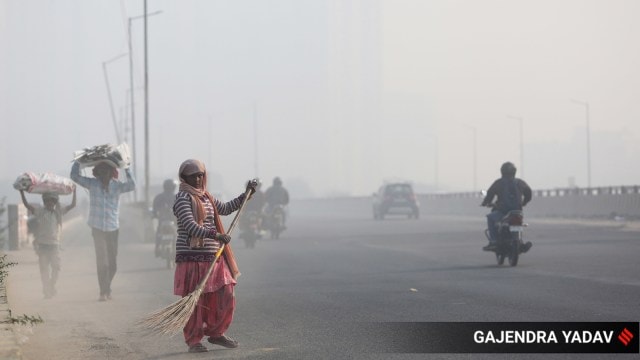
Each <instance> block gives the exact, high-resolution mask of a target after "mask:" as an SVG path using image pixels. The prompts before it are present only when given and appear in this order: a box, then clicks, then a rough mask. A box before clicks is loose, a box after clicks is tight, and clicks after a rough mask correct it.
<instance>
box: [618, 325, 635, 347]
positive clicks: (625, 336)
mask: <svg viewBox="0 0 640 360" xmlns="http://www.w3.org/2000/svg"><path fill="white" fill-rule="evenodd" d="M631 339H633V334H632V333H631V331H629V330H627V328H624V330H622V332H621V333H620V335H618V340H620V342H621V343H623V344H624V346H627V345H629V343H630V342H631Z"/></svg>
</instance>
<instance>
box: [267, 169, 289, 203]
mask: <svg viewBox="0 0 640 360" xmlns="http://www.w3.org/2000/svg"><path fill="white" fill-rule="evenodd" d="M264 197H265V201H266V203H267V211H268V212H270V211H271V210H272V209H273V208H274V207H275V206H278V205H282V206H284V205H287V204H288V203H289V193H288V192H287V190H286V189H285V188H284V187H283V186H282V180H280V178H279V177H277V176H276V177H275V178H273V185H272V186H270V187H269V188H268V189H267V191H266V192H265V194H264Z"/></svg>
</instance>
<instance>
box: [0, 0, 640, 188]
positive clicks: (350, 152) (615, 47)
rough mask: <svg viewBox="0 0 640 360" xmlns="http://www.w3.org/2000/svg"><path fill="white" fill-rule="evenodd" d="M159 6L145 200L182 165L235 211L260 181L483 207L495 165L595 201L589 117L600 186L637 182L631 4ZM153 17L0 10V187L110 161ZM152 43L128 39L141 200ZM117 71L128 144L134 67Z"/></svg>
mask: <svg viewBox="0 0 640 360" xmlns="http://www.w3.org/2000/svg"><path fill="white" fill-rule="evenodd" d="M148 6H149V9H148V11H149V12H150V13H151V12H154V11H158V10H160V11H162V13H160V14H157V15H153V16H151V17H149V18H148V31H149V37H148V39H149V139H150V141H149V149H150V152H149V158H150V166H149V168H150V178H151V184H150V185H151V186H152V187H156V188H157V187H158V186H159V185H160V184H161V182H162V181H163V180H164V179H165V178H168V177H172V178H177V174H176V173H177V169H178V166H179V165H180V163H181V162H182V161H183V160H185V159H187V158H199V159H201V160H203V161H204V162H205V163H206V164H207V167H208V169H209V170H210V171H211V172H212V173H213V174H212V181H211V184H210V185H211V186H210V189H209V190H211V191H212V192H217V193H225V194H236V193H239V192H240V191H241V190H242V187H243V184H244V182H245V181H246V180H247V179H249V178H252V177H254V176H258V177H260V178H262V179H263V182H264V183H265V186H268V185H269V184H270V183H271V179H272V178H273V177H274V176H280V177H281V178H282V179H283V181H284V185H285V187H289V188H290V189H291V190H292V196H294V197H310V196H313V197H324V196H332V195H368V194H371V193H372V192H373V191H375V190H376V189H377V187H378V186H379V185H380V184H382V182H383V181H385V180H395V179H399V180H405V181H410V182H413V183H414V184H416V187H417V188H419V189H420V190H422V191H476V190H480V189H483V188H486V187H488V186H489V185H490V183H491V182H492V181H493V180H494V179H495V178H497V177H498V176H499V166H500V164H501V163H503V162H504V161H512V162H514V163H515V164H516V166H518V168H519V169H520V171H519V173H518V175H519V176H522V177H523V178H524V179H525V180H526V181H527V182H528V183H529V184H530V185H531V186H532V187H533V188H534V189H545V188H556V187H567V186H571V185H575V186H580V187H584V186H586V185H587V153H586V151H587V141H586V140H587V131H586V111H585V110H586V106H585V104H587V103H588V106H589V121H590V130H591V131H590V139H591V141H590V146H591V185H592V186H609V185H635V184H639V183H640V167H638V166H637V165H635V166H634V165H633V164H634V163H637V158H638V154H640V121H639V120H640V107H638V106H636V102H637V100H638V99H640V68H639V67H638V66H637V64H639V63H640V42H639V41H638V38H639V36H638V35H640V24H639V23H638V22H637V14H639V13H640V3H639V2H637V1H631V0H627V1H622V0H614V1H607V2H585V1H577V0H576V1H569V0H561V1H548V0H543V1H518V0H515V1H506V0H481V1H472V0H461V1H445V0H442V1H420V0H393V1H391V0H358V1H356V0H354V1H347V0H344V1H337V0H332V1H320V0H316V1H313V0H308V1H296V0H276V1H269V2H264V1H257V0H246V1H240V2H222V1H195V0H194V1H181V2H174V1H167V0H155V1H149V2H148ZM142 11H143V9H142V1H131V0H120V1H111V2H104V1H95V0H89V1H69V0H60V1H56V2H49V1H42V0H33V1H28V2H25V1H16V0H0V64H1V65H0V118H1V122H2V128H3V129H6V130H5V131H2V132H1V134H2V135H0V152H1V153H2V155H0V168H1V169H2V172H1V173H0V183H12V182H13V180H15V178H16V177H17V176H18V175H19V174H20V173H22V172H25V171H34V172H45V171H52V172H56V173H58V174H60V175H64V176H68V173H69V170H70V167H71V163H70V161H71V158H72V155H73V152H74V151H76V150H79V149H81V148H84V147H88V146H93V145H98V144H103V143H116V142H117V138H116V131H115V129H114V123H113V120H112V117H111V110H110V107H109V100H108V92H107V86H106V82H105V74H104V73H103V62H106V61H108V60H110V59H113V58H115V57H117V56H119V55H121V54H125V53H127V52H128V42H127V39H128V37H127V25H128V18H129V17H135V16H139V15H141V14H142ZM142 25H143V21H142V20H141V19H136V20H133V21H132V44H133V52H132V53H133V62H134V67H133V71H134V72H133V73H134V83H135V86H134V87H135V89H136V90H135V109H136V112H135V116H136V125H135V133H136V159H137V161H136V168H137V174H136V177H137V180H138V184H139V185H140V187H139V190H142V189H143V186H144V113H143V105H144V96H143V92H142V90H141V88H142V87H143V69H144V68H143V56H142V55H143V41H142V39H143V32H142V30H143V27H142ZM106 69H107V74H108V75H107V76H108V80H109V85H110V90H111V95H112V99H113V104H114V111H115V115H116V117H117V120H116V122H117V126H118V131H119V133H120V134H121V137H122V139H123V141H124V140H126V141H127V142H129V143H130V142H131V138H132V133H131V126H130V124H131V120H130V117H129V107H128V106H129V101H128V97H127V94H128V89H129V63H128V57H127V56H123V57H122V58H119V59H117V60H114V61H112V62H110V63H108V64H107V65H106ZM576 100H577V101H576ZM519 119H522V122H520V120H519ZM521 123H522V125H523V130H524V131H523V139H522V140H523V142H522V144H523V149H524V154H523V158H524V162H523V161H521V152H520V146H521V142H520V133H519V131H520V124H521ZM256 132H257V134H256ZM474 132H475V134H476V136H475V147H474ZM254 136H255V139H257V141H254ZM256 145H257V149H256ZM256 150H257V154H258V156H257V163H256V157H255V154H256ZM474 159H475V160H474ZM474 164H476V171H474ZM14 193H15V190H13V189H12V188H10V187H9V188H5V189H4V190H2V191H0V197H1V196H11V197H15V196H16V194H14ZM140 193H142V191H141V192H140ZM153 195H154V194H152V196H153Z"/></svg>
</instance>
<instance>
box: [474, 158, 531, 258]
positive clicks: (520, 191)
mask: <svg viewBox="0 0 640 360" xmlns="http://www.w3.org/2000/svg"><path fill="white" fill-rule="evenodd" d="M500 173H501V174H502V177H500V178H499V179H497V180H496V181H494V182H493V184H491V187H489V190H487V195H486V196H485V198H484V200H482V204H481V205H482V206H492V205H493V198H494V197H496V196H497V198H498V199H497V200H496V203H495V205H494V206H493V209H492V211H491V213H489V214H488V215H487V227H488V228H489V237H490V240H489V244H488V245H487V246H485V247H483V248H482V249H483V250H486V251H491V250H495V249H496V241H497V238H498V229H497V226H496V223H497V222H499V221H500V220H501V219H502V218H503V217H504V216H505V215H506V214H507V213H508V212H509V211H511V210H522V207H524V206H525V205H527V203H529V201H531V188H530V187H529V185H527V183H526V182H524V180H522V179H518V178H516V167H515V165H513V164H512V163H511V162H505V163H504V164H502V166H501V167H500ZM530 248H531V242H530V241H527V242H526V243H525V244H522V247H521V250H522V252H527V251H529V249H530Z"/></svg>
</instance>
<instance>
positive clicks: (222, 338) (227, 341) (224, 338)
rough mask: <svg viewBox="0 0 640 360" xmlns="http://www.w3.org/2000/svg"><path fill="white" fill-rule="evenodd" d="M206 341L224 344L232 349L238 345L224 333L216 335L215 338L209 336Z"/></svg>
mask: <svg viewBox="0 0 640 360" xmlns="http://www.w3.org/2000/svg"><path fill="white" fill-rule="evenodd" d="M207 341H208V342H210V343H212V344H214V345H220V346H224V347H226V348H229V349H234V348H237V347H238V342H237V341H236V340H233V339H232V338H230V337H228V336H226V335H222V336H218V337H217V338H212V337H209V339H207Z"/></svg>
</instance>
